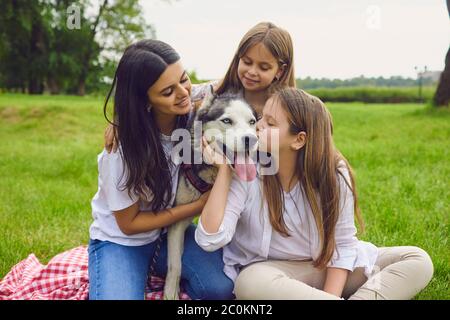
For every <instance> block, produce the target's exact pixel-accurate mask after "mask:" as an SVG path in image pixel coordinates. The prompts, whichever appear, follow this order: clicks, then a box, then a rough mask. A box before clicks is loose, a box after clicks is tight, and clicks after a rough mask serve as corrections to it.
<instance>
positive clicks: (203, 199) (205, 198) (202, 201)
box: [197, 190, 211, 210]
mask: <svg viewBox="0 0 450 320" xmlns="http://www.w3.org/2000/svg"><path fill="white" fill-rule="evenodd" d="M210 193H211V190H209V191H206V192H205V193H203V194H202V195H201V196H200V198H198V200H197V201H199V202H200V204H201V207H202V208H201V210H203V207H204V206H205V204H206V201H208V197H209V194H210Z"/></svg>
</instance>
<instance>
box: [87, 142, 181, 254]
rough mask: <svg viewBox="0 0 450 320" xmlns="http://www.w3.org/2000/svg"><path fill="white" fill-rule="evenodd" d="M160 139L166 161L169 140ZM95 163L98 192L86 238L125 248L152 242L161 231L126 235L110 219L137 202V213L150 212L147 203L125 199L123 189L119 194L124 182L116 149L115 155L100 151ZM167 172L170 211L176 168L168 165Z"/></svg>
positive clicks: (175, 187)
mask: <svg viewBox="0 0 450 320" xmlns="http://www.w3.org/2000/svg"><path fill="white" fill-rule="evenodd" d="M160 136H161V143H162V146H163V149H164V153H165V154H166V157H167V159H169V158H170V152H171V150H172V148H173V142H172V141H171V137H170V136H166V135H163V134H161V135H160ZM97 162H98V190H97V193H96V194H95V196H94V198H93V199H92V202H91V206H92V217H93V218H94V222H92V224H91V227H90V229H89V235H90V238H91V239H98V240H102V241H111V242H114V243H118V244H121V245H125V246H141V245H145V244H148V243H151V242H153V241H155V240H156V239H157V238H158V236H159V234H160V232H161V229H155V230H151V231H148V232H142V233H138V234H133V235H126V234H124V233H123V232H122V231H121V230H120V228H119V226H118V225H117V221H116V218H115V217H114V214H113V211H118V210H122V209H125V208H128V207H130V206H131V205H133V204H134V203H136V202H137V201H139V207H140V210H141V211H151V210H150V204H149V203H148V202H147V203H145V202H144V201H142V200H139V199H138V197H137V196H136V195H134V194H131V196H129V195H128V190H127V189H125V190H122V189H123V188H122V185H123V184H124V183H125V182H126V174H125V175H123V168H124V161H123V159H122V156H121V154H120V147H119V149H118V150H117V151H116V152H111V153H108V152H107V151H106V150H103V152H102V153H100V154H99V155H98V156H97ZM169 168H170V172H171V177H172V197H171V199H170V203H169V206H167V208H171V207H172V206H173V203H174V200H175V194H176V189H177V184H178V172H179V168H180V166H179V165H175V164H173V163H172V162H169ZM122 175H123V176H122ZM150 198H151V196H150Z"/></svg>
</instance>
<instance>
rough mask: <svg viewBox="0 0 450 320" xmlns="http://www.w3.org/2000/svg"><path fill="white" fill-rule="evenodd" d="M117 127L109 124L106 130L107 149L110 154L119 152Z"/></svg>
mask: <svg viewBox="0 0 450 320" xmlns="http://www.w3.org/2000/svg"><path fill="white" fill-rule="evenodd" d="M115 131H116V127H115V126H113V125H112V124H109V125H108V127H106V129H105V149H106V151H107V152H108V153H111V151H112V152H116V151H117V141H116V138H115Z"/></svg>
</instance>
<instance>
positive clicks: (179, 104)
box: [147, 61, 191, 115]
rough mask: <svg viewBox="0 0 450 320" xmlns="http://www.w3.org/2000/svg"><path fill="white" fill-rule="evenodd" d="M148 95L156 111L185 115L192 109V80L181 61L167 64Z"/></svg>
mask: <svg viewBox="0 0 450 320" xmlns="http://www.w3.org/2000/svg"><path fill="white" fill-rule="evenodd" d="M147 95H148V98H149V101H150V104H151V105H152V109H153V111H154V112H156V113H160V114H165V115H183V114H186V113H188V112H189V110H190V109H191V98H190V95H191V80H190V79H189V76H188V75H187V73H186V70H185V69H184V68H183V66H182V64H181V62H180V61H177V62H175V63H173V64H170V65H169V66H167V68H166V70H164V72H163V73H162V74H161V76H160V77H159V78H158V80H157V81H156V82H155V83H154V84H153V85H152V86H151V87H150V88H149V90H148V91H147Z"/></svg>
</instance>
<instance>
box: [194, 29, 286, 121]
mask: <svg viewBox="0 0 450 320" xmlns="http://www.w3.org/2000/svg"><path fill="white" fill-rule="evenodd" d="M212 84H213V86H214V89H215V92H216V93H217V94H219V95H220V94H224V93H227V94H234V95H236V96H237V97H240V98H243V99H244V100H246V101H247V102H248V103H249V104H250V105H251V106H252V107H253V108H254V109H255V111H256V113H257V114H258V115H261V112H262V108H263V106H264V104H265V103H266V100H267V98H268V97H269V95H270V93H271V92H272V91H273V90H274V89H276V88H278V87H284V86H290V87H295V77H294V49H293V45H292V40H291V37H290V35H289V33H288V32H287V31H285V30H283V29H282V28H279V27H277V26H276V25H275V24H273V23H271V22H261V23H258V24H257V25H256V26H254V27H253V28H251V29H250V30H249V31H248V32H247V33H246V34H245V35H244V37H243V38H242V40H241V42H240V43H239V46H238V49H237V51H236V53H235V55H234V57H233V60H232V61H231V64H230V66H229V68H228V70H227V72H226V74H225V77H224V78H223V79H222V80H220V81H213V82H212ZM207 88H208V86H205V85H200V86H199V87H198V88H196V90H195V93H194V95H193V97H192V100H193V101H194V103H196V104H199V102H201V100H202V99H203V97H204V96H205V93H206V91H207Z"/></svg>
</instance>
